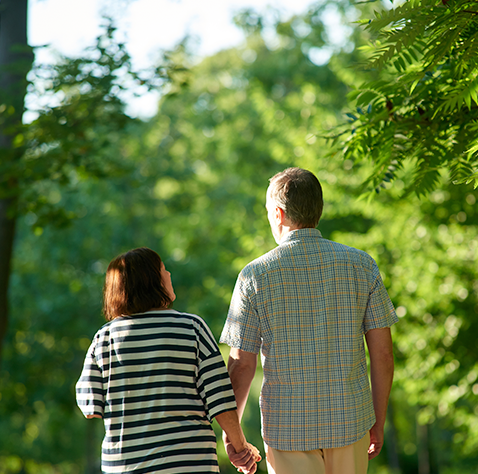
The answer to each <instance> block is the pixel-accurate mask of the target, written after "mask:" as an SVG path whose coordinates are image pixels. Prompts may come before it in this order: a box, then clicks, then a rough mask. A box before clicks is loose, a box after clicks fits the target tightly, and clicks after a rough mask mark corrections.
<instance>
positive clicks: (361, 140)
mask: <svg viewBox="0 0 478 474" xmlns="http://www.w3.org/2000/svg"><path fill="white" fill-rule="evenodd" d="M360 24H361V25H362V26H363V28H364V32H365V33H368V34H369V35H370V40H369V42H368V44H366V45H363V46H362V47H361V50H362V51H363V53H364V54H365V60H364V61H363V62H362V68H363V69H365V70H366V71H367V73H368V74H367V76H368V77H367V80H365V81H364V82H363V83H362V84H360V85H358V86H356V87H354V88H353V89H354V90H352V91H351V92H350V94H349V100H350V101H351V102H352V103H354V104H355V106H354V107H355V108H354V109H352V110H350V111H349V112H348V114H347V115H348V117H349V119H350V120H349V122H351V125H346V126H345V127H344V128H343V129H342V130H340V129H337V130H336V132H334V141H335V142H336V143H339V144H340V146H341V147H343V152H344V155H345V158H346V159H352V160H354V161H361V160H370V161H371V162H372V163H373V166H374V169H373V172H372V173H371V174H370V176H369V179H368V180H367V182H366V189H368V190H370V189H371V190H376V191H379V190H380V187H385V185H388V184H387V183H391V184H392V185H393V183H394V181H395V180H401V181H404V182H405V191H406V192H416V193H417V194H418V195H426V194H428V193H430V192H431V191H432V190H433V189H435V188H436V187H437V186H438V184H439V183H440V181H441V180H440V176H441V175H443V174H446V175H448V176H449V179H450V181H451V182H453V183H454V184H465V183H466V184H469V183H471V184H473V186H474V187H475V188H476V187H477V186H478V9H477V4H476V2H474V1H468V0H443V1H442V2H438V1H436V0H409V1H406V2H403V3H401V4H399V5H398V6H396V7H392V8H390V9H388V10H387V9H385V8H381V9H379V10H376V11H375V12H374V14H372V15H370V16H369V18H366V19H362V20H361V21H360Z"/></svg>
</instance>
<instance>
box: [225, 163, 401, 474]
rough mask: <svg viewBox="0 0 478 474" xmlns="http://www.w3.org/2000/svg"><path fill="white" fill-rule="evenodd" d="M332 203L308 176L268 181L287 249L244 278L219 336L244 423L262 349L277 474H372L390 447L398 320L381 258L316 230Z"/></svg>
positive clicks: (266, 416)
mask: <svg viewBox="0 0 478 474" xmlns="http://www.w3.org/2000/svg"><path fill="white" fill-rule="evenodd" d="M322 208H323V201H322V188H321V186H320V183H319V181H318V180H317V178H316V177H315V176H314V175H313V174H312V173H310V172H309V171H306V170H303V169H300V168H289V169H286V170H285V171H283V172H281V173H278V174H277V175H275V176H274V177H273V178H272V179H271V180H270V186H269V188H268V190H267V201H266V209H267V213H268V218H269V222H270V226H271V230H272V233H273V235H274V238H275V240H276V242H277V244H278V247H276V248H275V249H273V250H271V251H270V252H268V253H266V254H265V255H263V256H262V257H260V258H258V259H256V260H254V261H253V262H251V263H250V264H249V265H247V266H246V267H245V268H244V269H243V270H242V271H241V273H240V274H239V277H238V280H237V283H236V287H235V289H234V294H233V297H232V301H231V305H230V308H229V313H228V317H227V321H226V324H225V326H224V330H223V332H222V335H221V342H223V343H226V344H228V345H229V346H230V347H231V351H230V355H229V362H228V370H229V375H230V377H231V381H232V385H233V389H234V393H235V396H236V400H237V405H238V412H239V417H241V416H242V414H243V411H244V407H245V404H246V401H247V397H248V394H249V389H250V385H251V382H252V379H253V377H254V374H255V370H256V364H257V354H258V352H259V350H261V353H262V365H263V370H264V381H263V386H262V392H261V398H260V406H261V418H262V435H263V438H264V444H265V449H266V458H267V467H268V471H269V473H270V474H272V473H275V474H312V473H313V474H316V473H317V474H319V473H320V474H323V473H326V474H362V473H365V472H366V471H367V466H368V460H369V459H372V458H373V457H375V456H377V455H378V454H379V452H380V450H381V448H382V445H383V429H384V423H385V416H386V410H387V403H388V397H389V394H390V389H391V386H392V379H393V350H392V339H391V334H390V326H391V325H392V324H394V323H395V322H396V321H397V319H398V318H397V316H396V315H395V311H394V308H393V305H392V303H391V301H390V298H389V296H388V294H387V291H386V290H385V287H384V285H383V282H382V279H381V277H380V273H379V270H378V268H377V265H376V263H375V261H374V260H373V259H372V258H371V257H370V256H369V255H368V254H366V253H365V252H363V251H360V250H357V249H354V248H351V247H347V246H345V245H341V244H338V243H335V242H331V241H329V240H326V239H324V238H322V236H321V234H320V232H319V231H318V230H317V229H316V228H315V227H316V226H317V224H318V222H319V219H320V217H321V214H322ZM364 335H365V340H366V342H367V347H368V350H369V353H370V370H371V382H372V389H371V390H370V385H369V380H368V375H367V363H366V356H365V347H364ZM226 443H227V440H226Z"/></svg>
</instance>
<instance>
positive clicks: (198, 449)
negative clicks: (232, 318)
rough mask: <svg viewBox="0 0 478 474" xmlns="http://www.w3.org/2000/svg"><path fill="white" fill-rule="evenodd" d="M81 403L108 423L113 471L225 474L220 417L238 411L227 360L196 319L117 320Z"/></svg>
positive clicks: (94, 360) (100, 340) (104, 336)
mask: <svg viewBox="0 0 478 474" xmlns="http://www.w3.org/2000/svg"><path fill="white" fill-rule="evenodd" d="M76 398H77V403H78V406H79V407H80V409H81V411H82V412H83V414H84V415H85V416H86V415H93V414H97V415H100V416H101V417H102V418H103V420H104V424H105V438H104V440H103V445H102V460H101V464H102V470H103V472H105V473H124V472H130V471H134V472H135V474H146V473H153V472H161V473H168V474H178V473H212V472H219V467H218V464H217V457H216V439H215V435H214V432H213V430H212V427H211V421H212V418H213V417H215V416H216V415H218V414H220V413H222V412H225V411H229V410H233V409H235V408H236V401H235V398H234V392H233V390H232V386H231V382H230V380H229V376H228V373H227V369H226V367H225V364H224V361H223V359H222V356H221V354H220V352H219V349H218V346H217V344H216V341H215V339H214V337H213V335H212V333H211V331H210V329H209V328H208V326H207V324H206V323H205V322H204V321H203V320H202V319H201V318H200V317H199V316H196V315H193V314H187V313H179V312H177V311H175V310H164V311H150V312H147V313H144V314H136V315H133V316H128V317H120V318H116V319H114V320H113V321H111V322H109V323H107V324H105V325H104V326H103V327H102V328H101V329H100V330H99V331H98V332H97V333H96V335H95V337H94V339H93V342H92V344H91V346H90V348H89V349H88V352H87V354H86V359H85V364H84V367H83V371H82V374H81V377H80V379H79V381H78V383H77V385H76Z"/></svg>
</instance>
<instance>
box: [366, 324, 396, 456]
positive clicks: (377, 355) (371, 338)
mask: <svg viewBox="0 0 478 474" xmlns="http://www.w3.org/2000/svg"><path fill="white" fill-rule="evenodd" d="M365 340H366V341H367V347H368V351H369V354H370V377H371V382H372V398H373V407H374V410H375V418H376V421H375V424H374V425H373V426H372V429H371V430H370V447H369V450H368V453H369V455H368V457H369V459H373V458H374V457H376V456H378V454H379V453H380V451H381V449H382V446H383V436H384V434H383V431H384V425H385V418H386V415H387V405H388V397H389V396H390V390H391V388H392V382H393V370H394V364H393V346H392V335H391V332H390V328H379V329H371V330H370V331H368V332H367V333H366V334H365Z"/></svg>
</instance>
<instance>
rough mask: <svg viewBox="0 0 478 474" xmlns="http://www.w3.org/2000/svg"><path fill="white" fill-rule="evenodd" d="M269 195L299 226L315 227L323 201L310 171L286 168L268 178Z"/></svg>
mask: <svg viewBox="0 0 478 474" xmlns="http://www.w3.org/2000/svg"><path fill="white" fill-rule="evenodd" d="M268 192H269V195H270V197H271V198H272V200H273V201H274V202H275V204H276V205H277V206H278V207H280V208H281V209H282V210H283V211H284V213H285V215H286V217H287V218H288V219H289V220H290V221H291V222H292V223H293V224H295V225H297V226H299V227H312V228H314V227H316V226H317V224H318V223H319V220H320V217H321V215H322V209H323V207H324V201H323V197H322V187H321V186H320V183H319V180H318V179H317V178H316V176H315V175H314V174H313V173H311V172H310V171H307V170H303V169H301V168H287V169H286V170H284V171H281V172H280V173H277V174H276V175H275V176H273V177H272V178H271V179H270V186H269V191H268Z"/></svg>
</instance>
